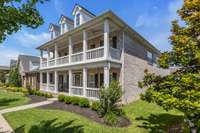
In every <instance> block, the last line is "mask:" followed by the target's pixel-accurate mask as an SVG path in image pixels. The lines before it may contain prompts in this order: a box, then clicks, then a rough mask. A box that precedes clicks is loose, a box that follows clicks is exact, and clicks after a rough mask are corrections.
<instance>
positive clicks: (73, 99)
mask: <svg viewBox="0 0 200 133" xmlns="http://www.w3.org/2000/svg"><path fill="white" fill-rule="evenodd" d="M79 101H80V98H79V97H77V96H73V97H71V103H72V104H73V105H79Z"/></svg>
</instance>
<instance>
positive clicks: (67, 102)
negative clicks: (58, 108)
mask: <svg viewBox="0 0 200 133" xmlns="http://www.w3.org/2000/svg"><path fill="white" fill-rule="evenodd" d="M64 102H65V103H66V104H71V103H72V97H70V96H65V99H64Z"/></svg>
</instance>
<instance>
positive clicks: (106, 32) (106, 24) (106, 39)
mask: <svg viewBox="0 0 200 133" xmlns="http://www.w3.org/2000/svg"><path fill="white" fill-rule="evenodd" d="M109 43H110V41H109V20H108V19H106V20H105V21H104V57H105V59H108V57H109V48H110V46H109V45H110V44H109Z"/></svg>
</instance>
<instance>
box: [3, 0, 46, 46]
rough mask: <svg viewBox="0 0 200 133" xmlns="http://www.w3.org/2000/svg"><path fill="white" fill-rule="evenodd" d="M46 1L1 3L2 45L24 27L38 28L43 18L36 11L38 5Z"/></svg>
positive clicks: (15, 0) (4, 0)
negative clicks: (7, 38) (9, 36)
mask: <svg viewBox="0 0 200 133" xmlns="http://www.w3.org/2000/svg"><path fill="white" fill-rule="evenodd" d="M44 1H46V0H23V1H22V0H1V1H0V29H1V30H0V43H1V42H3V41H4V40H5V39H6V37H7V36H8V35H11V34H12V33H14V32H17V31H19V30H20V29H21V27H22V26H27V27H30V28H37V27H38V26H39V25H41V24H43V18H42V17H41V16H40V14H39V11H38V10H37V9H36V4H37V3H43V2H44Z"/></svg>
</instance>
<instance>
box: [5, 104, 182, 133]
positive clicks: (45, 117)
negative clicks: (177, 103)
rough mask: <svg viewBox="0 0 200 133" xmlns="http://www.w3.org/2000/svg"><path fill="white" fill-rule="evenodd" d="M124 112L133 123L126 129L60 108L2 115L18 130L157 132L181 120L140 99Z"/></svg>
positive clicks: (28, 132)
mask: <svg viewBox="0 0 200 133" xmlns="http://www.w3.org/2000/svg"><path fill="white" fill-rule="evenodd" d="M124 111H125V113H126V115H127V116H128V118H129V119H130V120H131V122H132V124H131V125H130V126H129V127H126V128H114V127H113V128H112V127H107V126H105V125H101V124H98V123H96V122H93V121H91V120H89V119H87V118H85V117H83V116H80V115H77V114H75V113H70V112H64V111H59V110H45V109H29V110H24V111H19V112H12V113H8V114H5V115H4V116H5V118H6V119H7V120H8V122H9V123H10V125H11V126H12V127H13V128H14V129H15V131H16V132H18V133H23V132H26V133H47V132H48V133H66V132H67V133H68V132H69V133H74V132H84V133H148V132H152V133H157V132H161V131H163V132H164V131H166V129H167V127H169V126H171V125H174V124H175V123H179V122H180V121H182V119H183V118H182V114H181V113H179V112H177V111H170V112H166V111H164V110H163V109H161V108H160V107H158V106H157V105H154V104H149V103H147V102H144V101H140V100H139V101H136V102H134V103H132V104H129V105H127V106H125V107H124Z"/></svg>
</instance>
